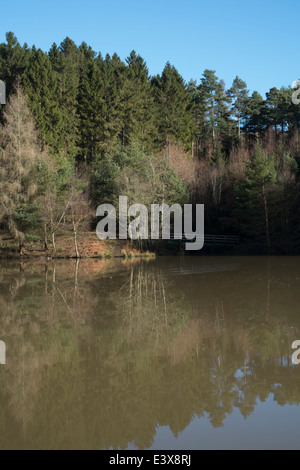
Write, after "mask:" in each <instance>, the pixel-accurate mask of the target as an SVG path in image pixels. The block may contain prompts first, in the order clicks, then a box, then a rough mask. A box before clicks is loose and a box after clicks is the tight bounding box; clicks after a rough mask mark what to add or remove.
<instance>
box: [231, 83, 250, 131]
mask: <svg viewBox="0 0 300 470" xmlns="http://www.w3.org/2000/svg"><path fill="white" fill-rule="evenodd" d="M228 95H229V97H230V98H231V100H232V101H233V104H232V111H233V112H234V115H235V117H236V118H237V120H238V136H239V137H240V135H241V124H242V122H244V119H245V115H246V103H247V97H248V90H247V85H246V82H244V81H243V80H241V79H240V78H239V77H235V79H234V81H233V84H232V87H231V88H230V90H228Z"/></svg>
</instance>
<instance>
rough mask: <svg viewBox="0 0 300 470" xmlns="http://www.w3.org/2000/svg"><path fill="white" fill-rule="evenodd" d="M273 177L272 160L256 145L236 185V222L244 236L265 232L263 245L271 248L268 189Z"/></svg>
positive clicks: (270, 187) (274, 172)
mask: <svg viewBox="0 0 300 470" xmlns="http://www.w3.org/2000/svg"><path fill="white" fill-rule="evenodd" d="M276 179H277V172H276V167H275V159H274V157H273V156H271V155H266V154H265V152H264V150H263V149H262V147H261V146H260V145H258V146H257V148H256V152H255V155H254V156H253V158H252V159H251V161H250V162H249V163H248V164H247V166H246V178H245V179H244V180H242V181H241V182H240V183H239V184H238V185H237V188H236V202H237V207H238V208H237V209H236V210H234V213H235V215H236V216H238V217H239V224H240V225H241V226H242V227H243V230H244V233H245V234H248V235H252V236H253V234H254V235H255V234H260V233H264V234H265V240H266V246H267V248H268V250H269V249H270V247H271V239H270V218H271V201H272V190H273V189H274V185H275V182H276Z"/></svg>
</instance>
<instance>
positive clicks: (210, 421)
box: [0, 256, 300, 450]
mask: <svg viewBox="0 0 300 470" xmlns="http://www.w3.org/2000/svg"><path fill="white" fill-rule="evenodd" d="M298 339H299V340H300V258H298V257H251V258H250V257H206V256H198V257H192V256H191V257H176V258H175V257H162V258H158V259H156V260H143V261H138V260H134V261H121V260H112V261H101V260H80V261H79V262H76V261H75V260H63V261H59V262H58V261H57V262H52V261H50V262H47V263H46V262H41V261H34V262H24V263H20V262H4V261H1V264H0V340H1V341H3V342H4V343H5V347H6V351H5V360H6V364H1V365H0V449H184V450H190V449H224V448H225V449H240V448H241V449H246V448H250V449H260V448H261V449H299V448H300V407H299V404H300V365H295V364H293V362H292V354H293V352H294V351H293V350H292V347H291V346H292V343H293V341H295V340H298Z"/></svg>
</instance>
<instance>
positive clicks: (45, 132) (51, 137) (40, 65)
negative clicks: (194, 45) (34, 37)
mask: <svg viewBox="0 0 300 470" xmlns="http://www.w3.org/2000/svg"><path fill="white" fill-rule="evenodd" d="M23 84H24V90H25V92H26V94H27V95H28V97H29V100H30V106H31V110H32V112H33V114H34V117H35V120H36V124H37V127H38V129H39V132H40V136H41V138H42V141H43V143H44V146H47V147H49V149H50V151H51V152H52V153H53V154H54V155H57V154H58V153H59V151H60V146H61V141H60V133H61V126H62V116H61V111H60V108H59V99H58V82H57V77H56V76H55V74H54V71H53V68H52V65H51V62H50V60H49V58H48V56H47V55H46V54H45V53H44V52H43V51H42V50H41V49H36V48H35V47H33V49H32V51H31V54H30V58H29V63H28V66H27V68H26V71H25V73H24V77H23Z"/></svg>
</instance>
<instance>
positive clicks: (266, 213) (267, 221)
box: [263, 184, 271, 251]
mask: <svg viewBox="0 0 300 470" xmlns="http://www.w3.org/2000/svg"><path fill="white" fill-rule="evenodd" d="M263 196H264V206H265V219H266V242H267V248H268V251H270V248H271V241H270V229H269V211H268V201H267V194H266V188H265V185H264V184H263Z"/></svg>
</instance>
